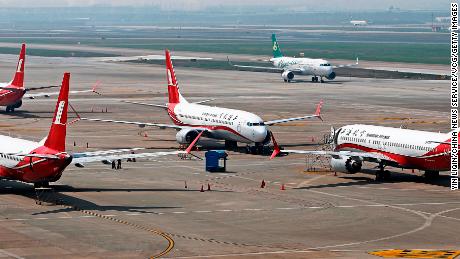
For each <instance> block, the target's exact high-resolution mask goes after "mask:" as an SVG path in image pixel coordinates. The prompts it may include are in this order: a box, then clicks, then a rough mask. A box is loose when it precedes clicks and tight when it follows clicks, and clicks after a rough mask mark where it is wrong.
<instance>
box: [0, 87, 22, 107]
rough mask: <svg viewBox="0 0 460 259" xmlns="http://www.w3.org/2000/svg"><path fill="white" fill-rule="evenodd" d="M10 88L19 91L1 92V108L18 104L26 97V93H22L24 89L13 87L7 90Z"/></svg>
mask: <svg viewBox="0 0 460 259" xmlns="http://www.w3.org/2000/svg"><path fill="white" fill-rule="evenodd" d="M9 87H11V88H16V89H18V91H10V90H0V106H8V105H13V104H16V103H18V102H19V101H21V99H22V97H23V96H24V91H22V90H23V89H21V88H17V87H15V86H11V85H8V86H5V88H9Z"/></svg>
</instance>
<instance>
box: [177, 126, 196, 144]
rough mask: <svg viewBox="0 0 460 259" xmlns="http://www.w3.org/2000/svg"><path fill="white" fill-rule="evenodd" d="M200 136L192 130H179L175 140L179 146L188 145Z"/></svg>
mask: <svg viewBox="0 0 460 259" xmlns="http://www.w3.org/2000/svg"><path fill="white" fill-rule="evenodd" d="M198 134H200V133H199V132H198V131H197V130H194V129H181V130H180V131H179V132H177V134H176V140H177V142H178V143H179V144H190V143H192V141H193V140H194V139H195V138H196V137H197V136H198Z"/></svg>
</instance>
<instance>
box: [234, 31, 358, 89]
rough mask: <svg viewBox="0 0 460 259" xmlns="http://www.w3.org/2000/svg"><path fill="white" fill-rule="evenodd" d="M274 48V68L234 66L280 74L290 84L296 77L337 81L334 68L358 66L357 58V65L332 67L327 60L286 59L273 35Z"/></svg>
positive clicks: (315, 80)
mask: <svg viewBox="0 0 460 259" xmlns="http://www.w3.org/2000/svg"><path fill="white" fill-rule="evenodd" d="M272 46H273V47H272V49H273V58H271V59H270V62H271V63H273V66H274V67H258V66H241V65H233V66H235V67H237V68H242V69H261V70H267V71H274V72H280V73H281V77H282V78H283V79H284V82H288V83H289V82H291V81H292V80H293V79H294V76H295V75H312V78H311V81H312V82H318V77H319V78H320V82H321V83H324V79H323V78H326V79H328V80H334V79H335V77H336V73H335V72H334V68H338V67H350V66H356V65H358V58H356V63H355V64H348V65H340V66H332V65H331V63H329V61H327V60H325V59H315V58H296V57H285V56H284V55H283V53H281V49H280V47H279V44H278V42H277V41H276V35H275V34H272Z"/></svg>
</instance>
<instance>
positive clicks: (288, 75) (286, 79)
mask: <svg viewBox="0 0 460 259" xmlns="http://www.w3.org/2000/svg"><path fill="white" fill-rule="evenodd" d="M281 77H282V78H283V79H284V82H291V80H292V79H294V73H293V72H292V71H289V70H286V71H284V72H283V73H282V74H281Z"/></svg>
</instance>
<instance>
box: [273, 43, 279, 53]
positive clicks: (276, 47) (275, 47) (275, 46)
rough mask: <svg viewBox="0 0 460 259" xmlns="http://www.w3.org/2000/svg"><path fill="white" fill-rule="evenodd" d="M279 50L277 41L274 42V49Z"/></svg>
mask: <svg viewBox="0 0 460 259" xmlns="http://www.w3.org/2000/svg"><path fill="white" fill-rule="evenodd" d="M277 50H278V46H277V45H276V41H274V42H273V51H277Z"/></svg>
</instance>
